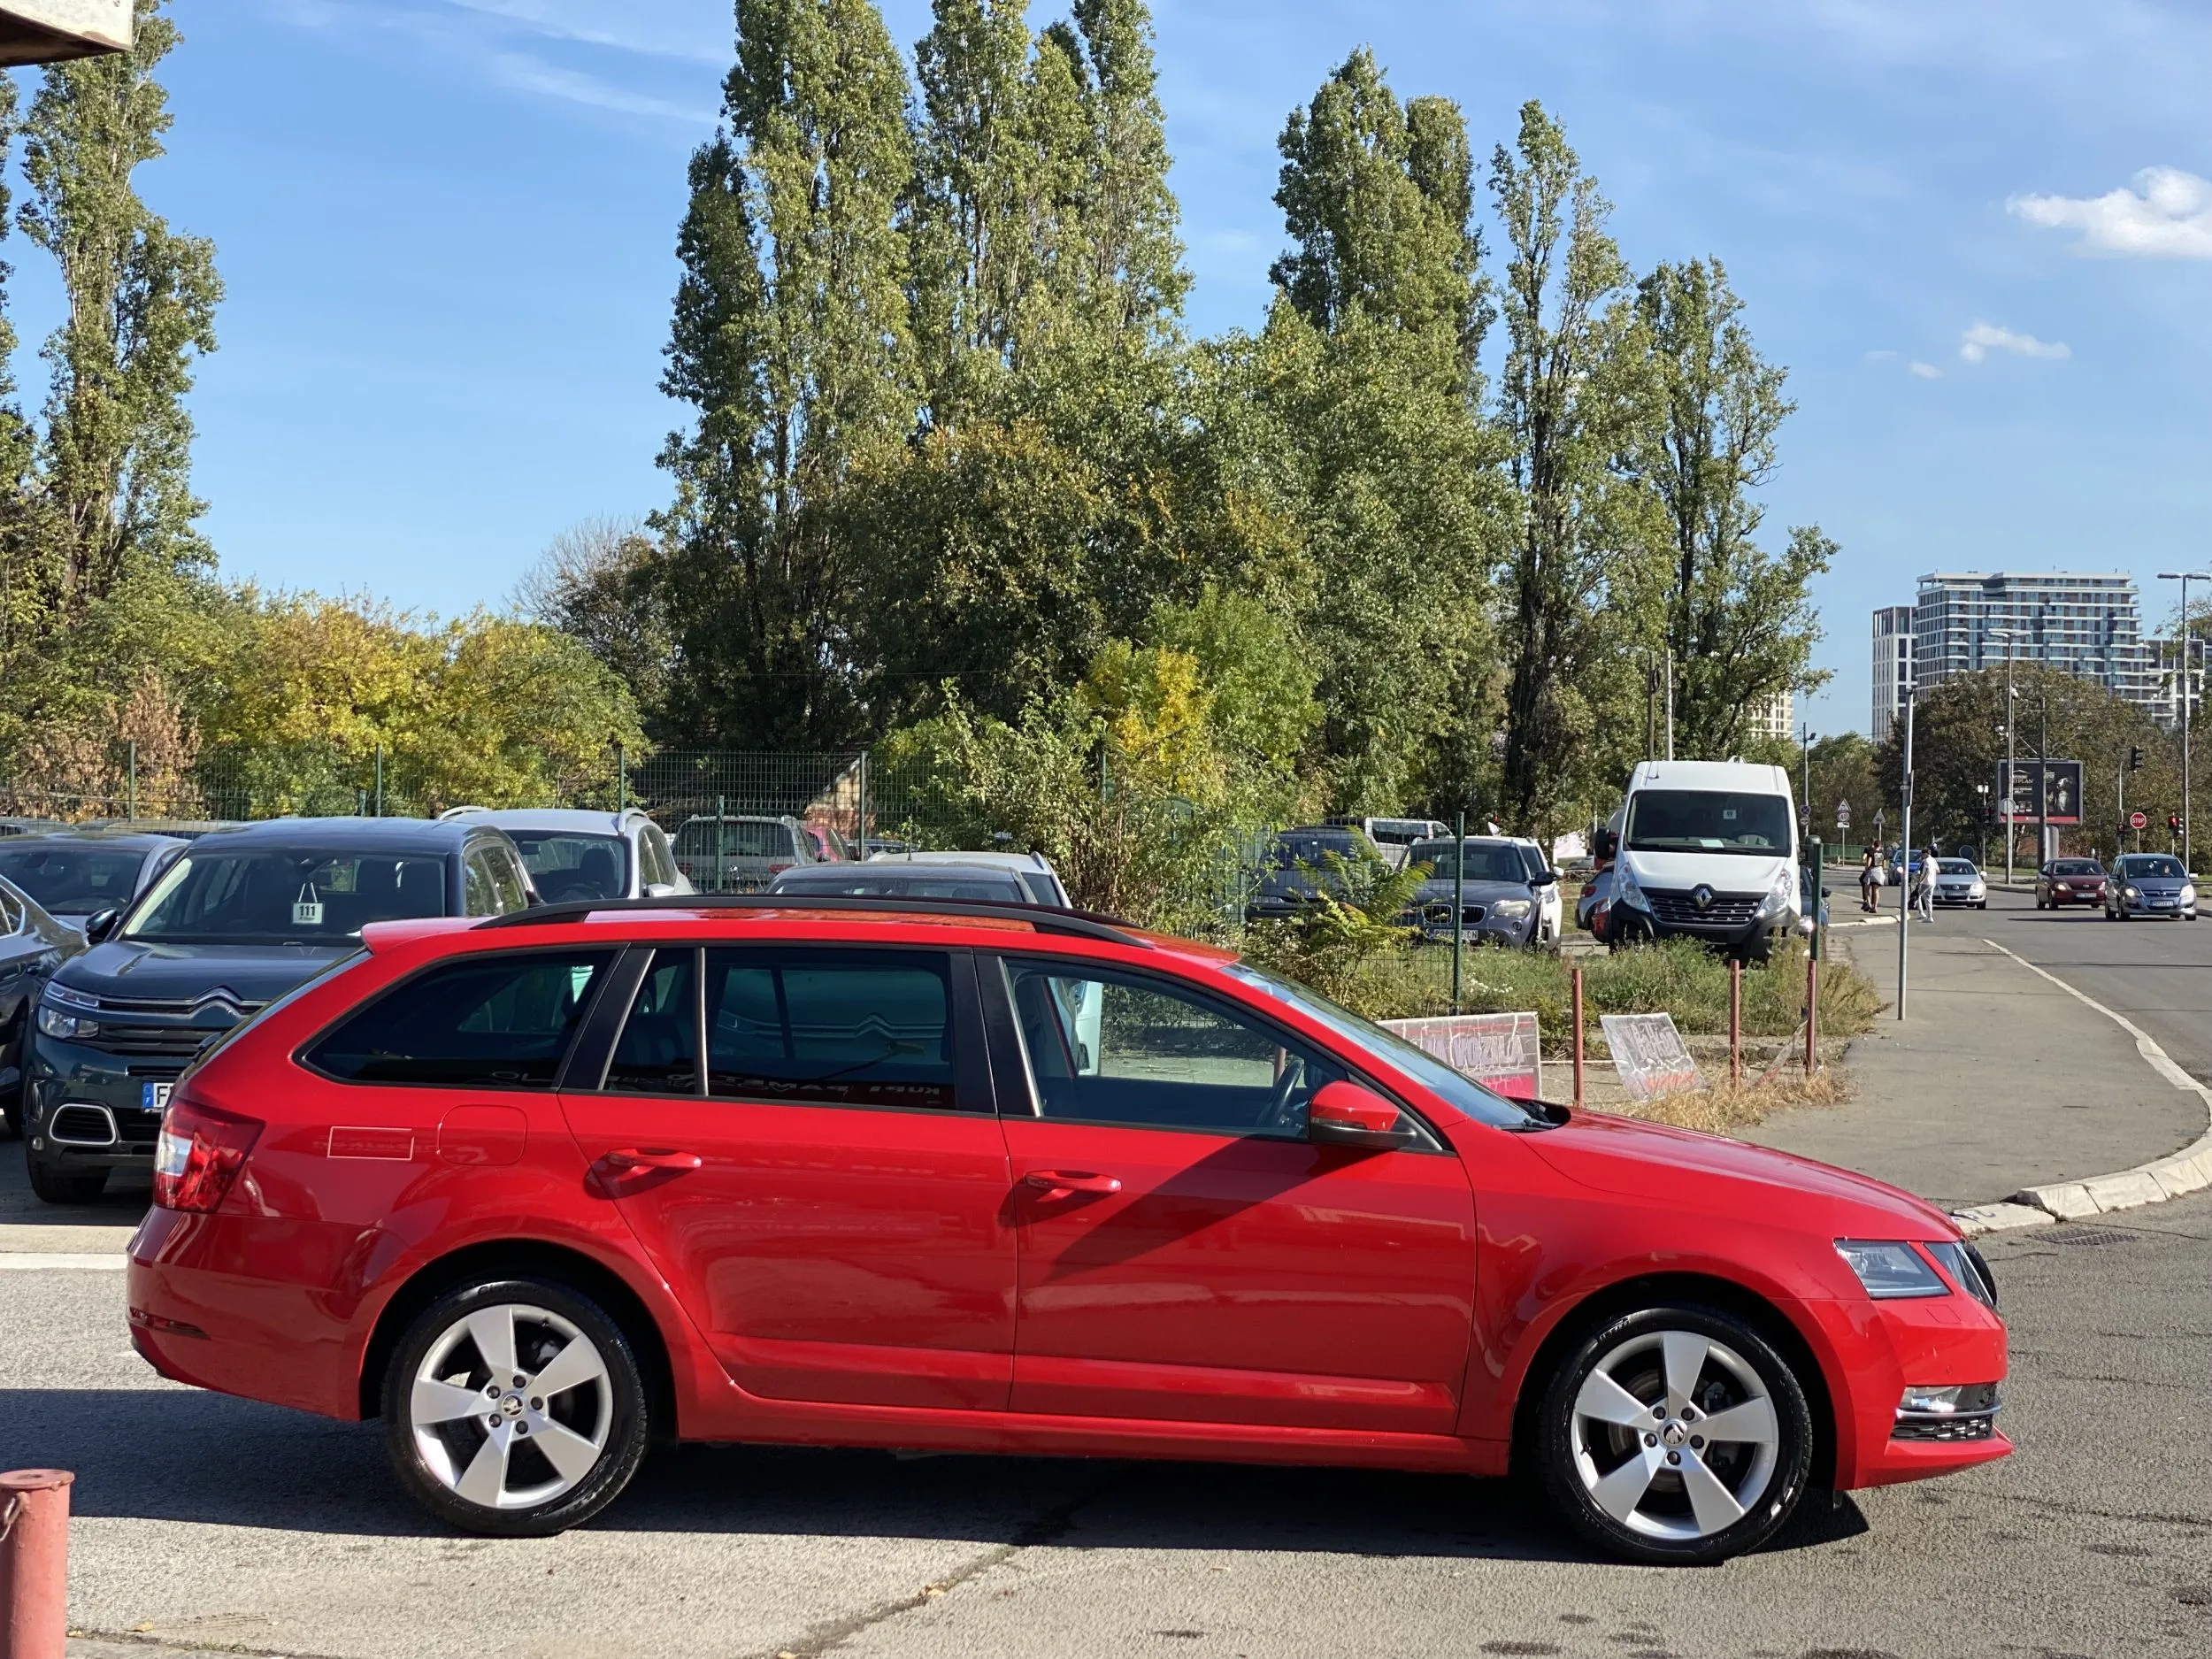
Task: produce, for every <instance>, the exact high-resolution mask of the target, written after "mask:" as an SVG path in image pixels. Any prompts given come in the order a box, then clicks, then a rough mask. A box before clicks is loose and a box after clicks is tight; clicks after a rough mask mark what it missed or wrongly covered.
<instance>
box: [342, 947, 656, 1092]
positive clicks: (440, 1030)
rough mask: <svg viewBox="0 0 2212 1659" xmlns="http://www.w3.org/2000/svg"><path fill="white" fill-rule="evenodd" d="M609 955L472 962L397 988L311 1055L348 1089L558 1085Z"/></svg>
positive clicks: (573, 954) (490, 958)
mask: <svg viewBox="0 0 2212 1659" xmlns="http://www.w3.org/2000/svg"><path fill="white" fill-rule="evenodd" d="M613 956H614V953H613V952H612V951H608V950H598V951H565V952H546V953H533V954H531V955H528V956H512V955H507V954H501V955H497V956H471V957H467V958H465V959H464V960H462V961H459V962H455V963H451V964H448V965H446V966H444V967H442V968H434V969H433V970H431V971H430V972H427V973H423V974H419V975H417V976H416V977H415V978H414V979H409V980H407V981H406V982H405V983H403V984H402V985H399V986H397V987H394V988H393V989H392V990H390V991H388V992H387V993H386V994H385V995H382V996H380V997H378V998H377V999H376V1000H375V1001H374V1002H371V1003H370V1004H369V1005H368V1006H367V1007H365V1008H364V1009H362V1010H360V1011H359V1012H357V1013H356V1014H354V1015H352V1016H351V1017H350V1018H348V1019H347V1020H345V1021H344V1022H343V1023H342V1024H341V1025H339V1026H338V1027H337V1028H336V1029H335V1030H334V1031H332V1032H331V1033H329V1034H328V1035H327V1036H326V1037H324V1038H323V1039H322V1040H321V1041H319V1042H317V1043H316V1044H315V1046H314V1047H313V1048H311V1049H309V1050H308V1052H307V1055H306V1056H305V1058H306V1062H307V1064H309V1065H311V1066H312V1067H313V1068H314V1069H315V1070H316V1071H320V1072H322V1073H324V1074H325V1075H326V1076H328V1077H334V1078H336V1079H339V1080H340V1081H342V1082H347V1083H419V1084H431V1085H436V1086H439V1087H447V1088H490V1089H544V1088H550V1087H552V1086H553V1078H554V1074H555V1073H556V1072H557V1071H559V1069H560V1064H561V1060H562V1057H563V1056H565V1055H566V1054H567V1052H568V1045H569V1042H570V1041H571V1039H572V1038H573V1037H574V1036H575V1034H576V1024H577V1021H578V1019H579V1018H581V1016H582V1013H583V1010H584V1006H585V1004H586V1002H588V1000H589V997H590V995H591V987H592V986H593V984H594V983H595V981H596V979H597V978H598V976H599V975H600V974H601V973H603V972H605V971H606V967H607V964H609V963H610V962H611V961H612V960H613Z"/></svg>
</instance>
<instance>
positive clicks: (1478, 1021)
mask: <svg viewBox="0 0 2212 1659" xmlns="http://www.w3.org/2000/svg"><path fill="white" fill-rule="evenodd" d="M1383 1025H1385V1026H1386V1028H1387V1029H1389V1030H1391V1031H1394V1032H1396V1033H1398V1035H1400V1036H1401V1037H1403V1038H1404V1039H1405V1040H1406V1041H1408V1042H1411V1043H1417V1044H1418V1045H1419V1046H1420V1047H1422V1048H1425V1049H1427V1050H1428V1051H1429V1052H1430V1053H1431V1054H1432V1055H1434V1056H1436V1057H1437V1058H1438V1059H1440V1060H1441V1061H1442V1062H1443V1063H1444V1064H1446V1065H1448V1066H1450V1067H1451V1068H1452V1070H1453V1071H1460V1072H1463V1073H1465V1074H1466V1075H1467V1076H1469V1077H1471V1078H1472V1079H1475V1081H1476V1082H1478V1083H1479V1084H1481V1085H1482V1086H1483V1087H1485V1088H1486V1089H1489V1090H1491V1091H1492V1092H1494V1093H1495V1094H1502V1095H1504V1096H1505V1097H1506V1098H1507V1099H1508V1100H1534V1099H1536V1098H1537V1097H1538V1091H1539V1090H1540V1088H1541V1087H1543V1081H1544V1068H1543V1058H1542V1050H1541V1048H1540V1047H1539V1045H1538V1042H1537V1031H1536V1016H1535V1015H1533V1014H1447V1015H1445V1016H1443V1017H1442V1018H1437V1019H1386V1020H1385V1021H1384V1022H1383Z"/></svg>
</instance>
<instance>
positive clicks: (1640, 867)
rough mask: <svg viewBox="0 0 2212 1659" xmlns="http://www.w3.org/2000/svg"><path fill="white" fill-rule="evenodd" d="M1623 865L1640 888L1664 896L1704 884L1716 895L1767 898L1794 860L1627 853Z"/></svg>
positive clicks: (1754, 855)
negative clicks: (1776, 877)
mask: <svg viewBox="0 0 2212 1659" xmlns="http://www.w3.org/2000/svg"><path fill="white" fill-rule="evenodd" d="M1620 862H1621V863H1623V864H1627V865H1628V866H1629V867H1630V868H1631V869H1632V870H1633V871H1634V872H1635V873H1636V881H1637V885H1638V886H1640V887H1657V888H1658V889H1659V890H1660V891H1661V892H1663V893H1671V892H1680V891H1685V890H1686V889H1689V888H1692V887H1696V886H1698V885H1699V884H1700V883H1703V884H1704V885H1705V886H1707V887H1710V888H1712V889H1713V891H1714V892H1716V893H1760V894H1763V893H1764V892H1765V891H1766V890H1767V889H1768V888H1769V887H1772V886H1773V885H1774V872H1775V871H1776V870H1777V869H1778V868H1779V867H1781V866H1782V865H1784V864H1788V863H1789V862H1790V858H1789V855H1788V854H1787V853H1785V852H1772V853H1650V852H1624V853H1623V854H1622V855H1621V859H1620Z"/></svg>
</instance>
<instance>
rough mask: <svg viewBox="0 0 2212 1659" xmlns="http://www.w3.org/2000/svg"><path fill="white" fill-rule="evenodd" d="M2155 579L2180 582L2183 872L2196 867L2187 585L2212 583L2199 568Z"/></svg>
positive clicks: (2192, 688) (2161, 574) (2192, 689)
mask: <svg viewBox="0 0 2212 1659" xmlns="http://www.w3.org/2000/svg"><path fill="white" fill-rule="evenodd" d="M2158 580H2160V581H2162V582H2179V583H2180V584H2181V868H2182V870H2183V872H2185V873H2186V872H2193V871H2194V870H2195V868H2196V865H2195V864H2194V863H2193V861H2192V860H2191V858H2190V856H2189V836H2190V833H2191V832H2192V831H2193V830H2194V829H2195V828H2196V826H2195V825H2194V824H2193V823H2192V822H2191V821H2190V818H2189V705H2190V704H2191V703H2194V702H2195V701H2196V687H2195V686H2194V685H2193V683H2192V681H2191V676H2190V672H2189V584H2190V583H2191V582H2212V575H2207V574H2206V573H2205V572H2202V571H2161V572H2158Z"/></svg>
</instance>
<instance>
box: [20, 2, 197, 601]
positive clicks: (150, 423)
mask: <svg viewBox="0 0 2212 1659" xmlns="http://www.w3.org/2000/svg"><path fill="white" fill-rule="evenodd" d="M163 4H164V0H138V6H137V33H136V36H135V42H134V45H133V47H132V49H131V50H130V51H128V52H127V53H121V54H118V55H115V56H111V57H104V58H84V59H81V60H79V61H77V62H74V63H68V64H60V65H54V66H52V67H50V68H49V69H47V70H46V71H45V75H44V80H43V81H42V84H41V86H40V88H39V91H38V94H37V96H36V97H35V98H34V99H33V100H32V104H31V108H30V111H29V112H28V114H27V116H26V118H25V119H24V121H23V127H22V132H23V138H24V155H23V173H24V179H25V181H26V183H27V186H28V197H27V200H26V201H25V202H24V203H23V204H22V206H21V208H20V209H19V212H18V215H17V222H18V224H19V227H21V229H22V230H23V233H24V234H25V235H26V236H27V237H28V238H29V239H30V240H31V241H32V242H34V243H35V244H36V245H37V246H39V247H40V248H42V249H43V250H45V251H46V252H47V253H49V254H50V255H52V256H53V258H54V260H55V263H56V264H57V265H59V266H60V268H61V276H62V281H63V284H64V287H65V290H66V292H67V296H68V301H69V316H68V320H67V321H66V322H65V323H64V324H63V325H62V326H60V327H59V328H58V329H57V330H56V331H55V332H54V334H52V335H51V336H50V338H49V339H48V341H47V342H46V346H45V349H44V351H43V353H42V356H43V357H44V358H45V361H46V363H47V365H48V369H49V373H50V391H49V394H48V396H47V401H46V411H45V431H44V433H43V434H42V439H41V441H40V443H39V446H38V457H37V476H36V479H35V482H34V483H33V485H32V492H33V494H34V495H35V496H36V497H37V502H36V506H35V521H36V530H35V534H36V535H37V537H38V538H39V539H40V540H41V541H43V542H44V543H45V547H46V552H47V568H46V570H45V572H43V574H44V576H45V579H46V580H47V582H48V583H50V600H51V603H52V605H53V615H54V621H55V624H56V625H57V626H67V625H73V624H81V622H82V621H83V619H84V618H85V616H86V614H87V612H88V610H89V609H90V608H91V607H92V606H94V605H95V604H96V603H99V602H100V601H102V600H104V599H105V598H106V597H107V596H108V595H110V594H111V593H113V592H114V591H115V589H116V588H117V587H118V585H119V583H121V582H123V581H124V580H126V579H127V578H129V577H131V576H133V575H135V574H140V573H147V574H153V575H160V574H165V573H169V574H173V573H175V572H181V571H186V570H188V569H191V568H193V567H196V566H199V565H204V564H205V563H206V562H208V560H209V557H210V555H209V552H208V549H207V546H206V544H205V542H204V541H203V540H202V538H201V537H200V534H199V533H198V531H197V530H196V528H195V527H194V521H195V520H196V518H198V517H199V516H200V514H201V513H202V512H203V511H204V510H205V509H204V504H203V503H201V502H199V501H198V500H197V499H196V498H195V497H194V495H193V494H192V488H191V445H192V419H191V417H190V416H189V415H188V414H187V413H186V412H185V408H184V397H185V394H186V393H188V391H190V389H191V388H192V373H193V362H194V359H195V357H197V356H198V355H200V354H202V353H205V352H209V351H212V350H213V349H215V308H216V305H217V303H218V302H219V300H220V299H221V296H222V284H221V282H220V280H219V279H218V278H217V276H216V274H215V250H214V245H213V244H212V243H211V242H208V241H207V240H206V239H204V238H203V237H197V236H186V235H180V234H177V233H176V232H174V231H173V230H171V229H170V227H169V225H168V221H167V220H165V219H163V218H162V217H161V216H160V215H159V214H157V213H155V212H154V211H152V210H151V209H150V208H149V207H148V206H147V205H146V204H145V202H144V201H143V200H142V198H141V197H140V196H139V195H138V192H137V189H136V188H135V186H134V182H133V175H134V173H135V172H136V171H137V169H138V168H139V167H140V166H141V165H143V164H144V163H146V162H149V161H152V160H155V159H156V158H157V157H160V156H161V155H162V154H163V153H164V149H163V143H162V140H163V137H164V135H165V134H167V132H168V130H169V127H170V123H171V117H170V114H169V108H168V95H167V94H166V93H165V91H164V90H163V89H162V87H161V83H160V82H159V81H157V80H155V79H154V72H155V70H156V69H157V67H158V66H159V65H160V63H161V61H162V59H163V58H166V57H167V56H168V55H169V53H170V51H171V50H173V48H174V47H175V46H176V45H177V43H178V40H179V36H178V34H177V29H176V26H175V25H174V24H173V23H172V22H171V21H170V20H169V19H168V18H167V17H166V16H165V15H164V13H163V11H162V7H163Z"/></svg>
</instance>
